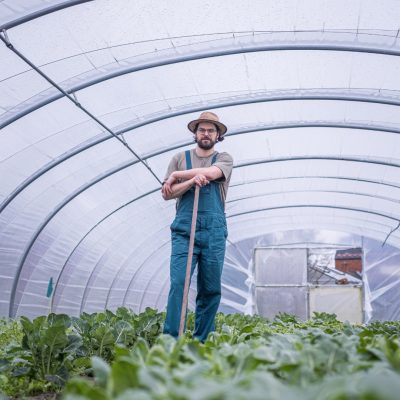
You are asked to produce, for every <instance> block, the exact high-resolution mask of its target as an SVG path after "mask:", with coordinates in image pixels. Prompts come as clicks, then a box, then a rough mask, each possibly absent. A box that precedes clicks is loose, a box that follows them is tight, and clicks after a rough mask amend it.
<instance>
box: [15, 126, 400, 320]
mask: <svg viewBox="0 0 400 400" xmlns="http://www.w3.org/2000/svg"><path fill="white" fill-rule="evenodd" d="M235 134H239V131H237V132H235ZM183 146H185V145H180V146H179V147H183ZM167 151H170V149H168V150H163V151H162V152H161V153H164V152H167ZM159 154H160V153H159ZM150 157H151V156H148V157H144V158H143V160H146V159H147V158H150ZM296 160H334V161H353V162H361V163H370V164H375V165H384V166H390V167H396V168H400V165H397V164H391V163H387V162H383V161H373V160H364V159H357V158H343V157H285V158H280V159H278V158H277V159H269V160H262V161H255V162H249V163H243V164H238V165H235V166H234V168H239V167H246V166H251V165H257V164H264V163H271V162H286V161H296ZM136 163H139V160H133V161H130V162H128V163H126V164H123V165H120V166H118V167H117V168H114V169H112V170H111V171H108V172H106V173H104V174H102V175H100V176H98V177H96V178H95V179H92V180H91V181H90V182H89V183H87V184H85V185H83V186H81V187H80V188H79V189H77V190H75V191H74V192H72V193H71V194H70V195H69V196H67V197H66V198H65V199H64V200H63V201H62V202H61V203H60V204H59V205H58V206H57V207H56V208H54V209H53V211H52V212H51V213H50V214H48V216H47V217H46V218H45V219H44V220H43V222H42V224H41V225H40V226H39V227H38V228H37V229H36V231H35V233H34V235H33V236H32V237H31V240H30V241H29V244H28V246H27V247H26V248H25V251H24V254H23V257H22V258H21V261H20V263H19V266H18V269H17V273H16V277H15V279H14V281H13V287H12V291H11V296H10V306H9V316H10V318H12V314H13V308H14V301H15V294H16V290H17V286H18V281H19V277H20V274H21V272H22V269H23V265H24V264H25V261H26V258H27V257H28V255H29V252H30V250H31V249H32V247H33V245H34V243H35V241H36V239H37V238H38V237H39V235H40V233H41V232H42V231H43V229H44V228H45V227H46V226H47V224H48V223H49V222H50V221H51V220H52V218H53V217H54V216H55V215H56V214H57V213H58V212H59V211H60V210H61V209H62V208H63V207H65V205H67V204H68V203H69V202H70V201H71V200H73V199H74V198H75V197H77V196H78V195H79V194H81V193H82V192H83V191H85V190H86V189H88V188H90V187H91V186H93V185H95V184H96V183H98V182H100V181H101V180H103V179H105V178H107V177H109V176H110V175H112V174H114V173H117V172H119V171H121V170H122V169H125V168H127V167H129V166H131V165H134V164H136ZM158 189H159V188H158ZM364 212H368V211H365V210H364ZM376 215H380V216H383V217H387V216H386V215H384V214H376ZM387 218H391V219H393V220H396V221H398V222H399V224H400V220H399V219H395V218H392V217H387ZM396 229H397V228H396ZM392 232H393V231H392ZM392 232H390V234H391V233H392ZM390 234H389V235H390Z"/></svg>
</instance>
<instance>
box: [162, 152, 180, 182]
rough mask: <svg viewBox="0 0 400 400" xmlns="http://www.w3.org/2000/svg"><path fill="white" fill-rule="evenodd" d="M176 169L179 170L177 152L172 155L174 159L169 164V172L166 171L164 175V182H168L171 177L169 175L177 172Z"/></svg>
mask: <svg viewBox="0 0 400 400" xmlns="http://www.w3.org/2000/svg"><path fill="white" fill-rule="evenodd" d="M175 171H178V155H177V154H175V155H174V156H173V157H172V160H171V162H170V163H169V165H168V170H167V173H166V174H165V176H164V181H163V183H165V182H167V180H168V178H169V177H170V176H171V174H172V173H173V172H175Z"/></svg>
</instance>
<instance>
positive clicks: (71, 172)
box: [0, 0, 400, 319]
mask: <svg viewBox="0 0 400 400" xmlns="http://www.w3.org/2000/svg"><path fill="white" fill-rule="evenodd" d="M67 3H68V4H67ZM78 3H80V2H79V1H63V2H61V1H59V0H34V1H29V2H28V1H23V0H18V1H9V0H4V1H3V2H0V26H13V27H12V28H10V29H8V30H7V35H8V38H9V40H10V41H11V43H12V44H13V45H14V46H15V47H16V48H17V49H18V50H19V51H21V52H22V54H24V56H26V57H27V58H28V59H29V60H30V61H31V62H33V63H34V64H35V65H36V66H37V67H39V68H40V69H41V70H42V71H43V72H44V73H45V74H47V75H48V76H49V77H50V78H51V79H53V80H54V81H55V82H56V83H57V84H59V85H60V86H61V87H62V88H63V89H64V90H67V91H68V93H71V94H72V95H73V96H74V98H75V99H76V100H77V101H79V102H80V103H81V104H82V105H83V106H84V107H86V108H87V109H88V110H89V111H90V112H91V113H92V114H93V115H94V116H95V117H96V118H98V119H99V120H100V121H101V122H102V123H104V124H106V125H107V126H108V127H109V128H110V129H112V130H113V131H114V132H116V133H117V134H121V135H123V138H124V140H125V141H126V142H127V143H128V144H129V146H131V147H132V148H133V149H134V150H135V151H136V152H137V154H138V155H139V156H140V157H142V158H144V159H145V162H146V163H147V164H148V165H149V166H150V167H151V168H152V170H153V171H154V173H155V174H156V175H157V176H158V177H163V176H164V173H165V171H166V168H167V165H168V163H169V161H170V159H171V158H172V156H173V155H174V154H175V153H176V152H177V151H181V150H186V149H187V148H190V147H191V145H192V137H191V134H190V133H189V132H188V131H187V129H186V126H187V123H188V121H189V120H191V119H194V118H197V117H198V114H199V112H200V111H202V110H213V111H215V112H217V114H218V115H219V116H220V118H221V120H222V121H223V122H225V123H226V124H227V125H228V128H229V135H230V136H227V138H226V140H225V141H224V142H223V143H220V144H218V147H217V150H218V151H228V152H229V153H231V154H232V156H233V158H234V160H235V169H234V173H233V176H232V180H231V187H230V190H229V195H228V199H227V209H226V211H227V217H228V221H229V222H228V224H229V240H230V243H233V244H232V245H229V246H228V250H227V259H226V263H225V270H226V271H228V272H226V273H225V275H224V281H223V298H222V306H221V307H222V308H221V309H223V310H224V311H225V312H236V311H239V312H252V310H253V305H254V299H253V297H252V296H250V295H249V293H250V292H249V290H250V289H249V288H251V282H252V280H253V279H254V276H253V275H252V273H250V272H249V271H250V270H249V268H250V267H249V263H250V261H249V260H250V258H249V257H248V253H247V240H250V239H249V238H250V237H253V238H261V237H265V238H266V239H265V240H267V241H268V237H269V235H271V234H272V233H273V232H275V235H276V237H279V235H280V234H279V233H278V232H284V231H289V230H297V231H298V232H299V234H298V235H299V240H298V241H299V243H300V242H301V243H304V238H303V239H301V237H302V233H301V232H303V233H304V234H305V237H307V232H308V231H307V230H310V229H312V230H321V229H323V230H326V231H328V230H331V231H335V232H337V231H342V232H346V233H347V234H353V235H355V236H356V237H361V236H363V237H369V238H373V239H375V240H376V241H381V242H383V241H384V240H385V238H386V237H387V235H388V234H389V233H390V232H391V231H392V230H394V229H395V228H396V227H397V226H398V224H399V221H400V206H399V202H398V199H399V196H400V175H399V168H400V150H399V149H400V143H399V140H400V136H399V133H400V116H399V115H400V114H399V113H398V107H399V106H400V96H399V90H400V81H399V79H398V76H399V74H398V71H399V68H400V57H399V55H400V39H399V37H398V29H399V20H400V9H399V7H398V3H397V0H392V1H387V0H385V1H375V0H374V1H373V0H368V1H362V2H354V3H351V4H349V2H347V1H344V0H340V1H327V2H323V3H321V2H320V1H318V0H312V1H309V2H303V3H298V2H295V1H293V0H285V1H280V2H276V1H264V0H257V1H253V2H251V3H248V2H243V1H240V0H233V1H229V2H224V1H222V2H221V1H219V0H215V1H203V0H200V1H187V2H184V3H182V2H181V1H177V0H167V1H163V2H162V5H160V6H159V7H156V6H154V2H151V1H150V0H146V1H136V0H134V1H132V0H116V1H113V2H110V1H107V0H96V1H91V2H84V3H82V4H78ZM64 5H67V6H68V7H67V8H64V9H62V10H60V11H55V10H56V9H57V8H60V7H63V6H64ZM344 10H345V12H344ZM32 18H33V19H32ZM16 21H17V22H18V24H17V23H16ZM7 24H8V25H7ZM88 27H90V28H89V29H88ZM0 60H1V61H0V62H1V68H0V128H1V130H0V276H1V279H0V315H5V316H11V317H15V316H16V315H26V316H28V317H34V316H36V315H39V314H43V313H45V312H47V311H48V309H49V304H48V299H47V297H46V288H47V283H48V281H49V279H50V277H53V279H54V282H55V290H54V306H53V311H56V312H66V313H69V314H71V315H77V314H79V312H81V311H83V310H84V311H88V312H91V311H98V310H102V309H104V307H109V308H111V309H114V308H116V307H118V306H119V305H125V306H128V307H132V308H133V309H134V310H135V311H136V312H139V311H141V310H143V309H144V307H146V306H151V307H156V308H159V309H162V308H163V307H164V306H165V304H166V293H167V292H168V279H169V276H168V263H169V255H170V246H169V240H170V235H169V228H168V227H169V225H170V223H171V222H172V220H173V217H174V205H173V202H170V203H165V202H164V201H163V200H162V199H161V196H160V193H159V191H158V190H159V183H158V182H157V180H156V179H155V178H154V177H153V176H152V175H151V174H150V173H149V172H148V170H147V169H146V168H145V167H144V166H143V164H141V163H139V162H138V160H137V159H135V158H134V157H133V156H132V154H131V153H130V152H128V151H127V150H126V149H125V147H124V146H123V145H122V144H121V143H119V142H118V141H116V140H115V138H112V136H111V135H110V134H109V133H107V132H105V131H104V129H103V128H102V127H101V126H99V125H98V124H97V123H96V122H95V121H94V120H92V119H90V118H89V117H88V116H87V115H86V114H84V113H83V112H82V111H81V110H80V109H79V108H78V107H75V105H74V104H73V103H71V102H70V101H69V100H68V99H66V98H65V97H64V96H63V95H61V94H60V92H58V91H57V90H56V89H55V88H54V87H53V86H51V85H50V83H49V82H48V81H46V80H44V79H43V78H42V77H40V76H39V74H38V73H37V72H35V71H34V70H32V69H31V68H30V67H29V66H28V65H27V64H26V63H25V62H23V61H22V60H21V59H20V58H19V57H17V55H16V54H14V53H12V52H11V51H10V50H9V49H8V48H7V47H6V46H5V45H4V43H3V42H0ZM265 235H267V236H265ZM283 235H284V234H283ZM252 240H253V242H254V243H253V244H256V243H257V240H258V239H252ZM260 240H261V239H260ZM389 244H391V245H393V246H397V247H391V246H389ZM243 246H244V247H243ZM377 246H378V245H377ZM398 247H400V232H399V230H395V231H394V232H393V233H392V234H391V236H390V238H389V240H388V245H385V247H384V248H383V251H384V254H386V258H385V259H387V260H392V261H393V263H392V264H391V265H389V264H388V265H386V264H385V265H383V264H382V263H384V260H385V259H382V260H381V259H380V258H379V257H380V256H377V255H376V254H375V252H374V253H373V254H372V253H371V254H368V251H367V249H365V248H364V254H365V259H366V260H367V259H368V258H371V259H372V260H373V259H374V257H377V259H376V260H375V261H371V263H370V265H371V267H370V268H371V272H368V271H367V270H366V274H367V276H368V280H365V279H366V278H365V277H364V285H365V290H364V292H365V296H366V298H367V297H368V299H369V300H368V301H369V304H370V306H371V308H368V307H367V308H366V310H365V313H366V314H367V315H368V316H369V317H368V318H370V319H373V318H380V316H379V312H380V313H382V316H390V318H394V317H395V316H396V315H398V314H397V312H396V311H395V310H394V309H393V305H392V304H390V302H392V303H393V299H394V295H393V293H395V291H396V289H398V288H397V287H396V285H397V283H395V282H397V281H396V278H395V276H396V271H397V267H396V257H397V248H398ZM253 248H254V246H253ZM388 249H389V250H388ZM242 253H243V254H242ZM379 254H381V253H379ZM244 255H246V256H244ZM385 262H386V261H385ZM387 262H388V263H389V261H387ZM374 263H377V264H376V266H373V265H374ZM381 264H382V265H381ZM381 268H382V269H383V270H385V271H386V272H385V273H383V274H381V273H380V272H379V271H381ZM385 268H386V269H385ZM250 269H251V268H250ZM373 271H376V272H373ZM388 271H391V272H390V273H389V272H388ZM374 274H376V276H377V277H379V279H378V278H377V280H376V281H375V275H374ZM194 282H195V280H194V281H193V284H192V286H193V285H194ZM193 295H194V292H193V290H192V291H191V296H192V297H191V305H192V306H193ZM249 296H250V297H249ZM383 299H385V300H383ZM386 302H387V303H386ZM378 304H380V305H379V306H378ZM374 307H375V308H374ZM378 308H379V312H378V311H375V310H378ZM389 309H390V310H391V311H389ZM382 318H383V317H382ZM388 318H389V317H388Z"/></svg>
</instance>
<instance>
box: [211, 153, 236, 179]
mask: <svg viewBox="0 0 400 400" xmlns="http://www.w3.org/2000/svg"><path fill="white" fill-rule="evenodd" d="M213 166H216V167H218V168H219V169H220V170H221V171H222V174H223V175H222V176H221V178H218V179H216V180H215V182H217V183H223V182H225V181H226V180H227V179H229V177H230V176H231V174H232V168H233V158H232V157H231V155H230V154H228V153H220V154H218V157H217V161H216V162H215V163H214V164H213Z"/></svg>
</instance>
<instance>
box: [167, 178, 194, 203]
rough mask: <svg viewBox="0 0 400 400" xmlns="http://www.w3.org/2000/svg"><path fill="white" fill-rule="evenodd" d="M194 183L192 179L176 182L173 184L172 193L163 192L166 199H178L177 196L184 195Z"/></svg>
mask: <svg viewBox="0 0 400 400" xmlns="http://www.w3.org/2000/svg"><path fill="white" fill-rule="evenodd" d="M193 184H194V183H193V182H192V181H191V180H188V181H185V182H181V183H174V184H173V185H172V186H171V190H172V194H167V193H164V192H163V198H164V200H172V199H176V198H177V197H180V196H182V195H183V194H184V193H186V192H187V191H188V190H189V189H190V188H191V187H192V186H193Z"/></svg>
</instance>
